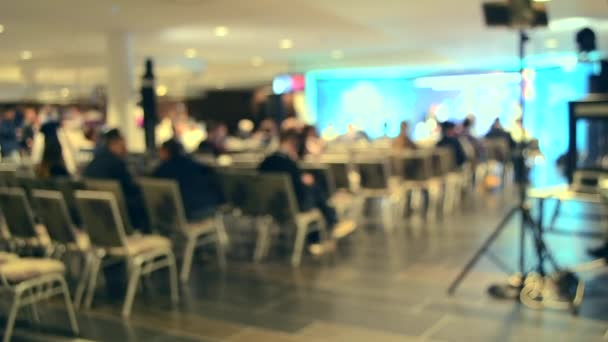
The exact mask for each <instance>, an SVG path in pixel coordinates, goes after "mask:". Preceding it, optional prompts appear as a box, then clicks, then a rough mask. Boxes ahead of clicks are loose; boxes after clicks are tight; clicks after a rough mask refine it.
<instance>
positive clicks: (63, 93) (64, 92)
mask: <svg viewBox="0 0 608 342" xmlns="http://www.w3.org/2000/svg"><path fill="white" fill-rule="evenodd" d="M59 94H60V95H61V97H68V96H70V89H68V88H61V90H60V91H59Z"/></svg>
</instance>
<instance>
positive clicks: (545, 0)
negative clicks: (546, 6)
mask: <svg viewBox="0 0 608 342" xmlns="http://www.w3.org/2000/svg"><path fill="white" fill-rule="evenodd" d="M549 1H551V0H534V2H549Z"/></svg>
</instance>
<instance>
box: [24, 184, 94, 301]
mask: <svg viewBox="0 0 608 342" xmlns="http://www.w3.org/2000/svg"><path fill="white" fill-rule="evenodd" d="M32 201H33V203H34V204H35V207H36V213H37V214H38V217H39V218H40V221H41V222H42V224H43V225H44V226H45V228H46V231H47V233H48V235H49V237H50V239H51V246H52V247H53V249H54V251H56V252H59V253H57V256H58V257H60V256H61V254H62V253H63V252H70V253H77V254H78V255H79V256H81V257H82V258H83V260H85V263H84V265H85V267H84V268H83V270H82V271H81V272H80V273H81V274H80V279H79V282H78V286H77V288H76V293H75V294H74V303H75V304H76V306H77V307H78V306H79V305H80V302H81V300H82V296H83V294H84V290H85V286H86V276H87V275H88V272H89V269H90V262H89V261H90V258H89V257H88V255H89V253H90V241H89V238H88V236H87V235H86V234H85V233H83V232H80V231H78V230H77V229H76V227H75V226H74V224H73V223H72V220H71V217H70V214H69V211H68V208H67V205H66V203H65V201H64V199H63V196H62V194H61V192H59V191H51V190H34V191H33V192H32Z"/></svg>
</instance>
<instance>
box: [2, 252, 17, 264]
mask: <svg viewBox="0 0 608 342" xmlns="http://www.w3.org/2000/svg"><path fill="white" fill-rule="evenodd" d="M17 258H19V256H17V255H16V254H13V253H7V252H0V265H2V264H4V263H7V262H9V261H13V260H15V259H17Z"/></svg>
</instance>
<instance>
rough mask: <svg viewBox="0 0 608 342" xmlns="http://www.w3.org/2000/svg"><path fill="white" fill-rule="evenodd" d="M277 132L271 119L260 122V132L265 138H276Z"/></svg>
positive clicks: (275, 125)
mask: <svg viewBox="0 0 608 342" xmlns="http://www.w3.org/2000/svg"><path fill="white" fill-rule="evenodd" d="M278 130H279V129H278V127H277V123H276V122H275V121H274V120H272V119H264V120H262V122H260V131H261V132H262V133H264V134H265V135H267V136H271V137H274V136H276V135H277V132H278Z"/></svg>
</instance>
